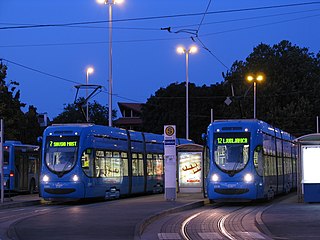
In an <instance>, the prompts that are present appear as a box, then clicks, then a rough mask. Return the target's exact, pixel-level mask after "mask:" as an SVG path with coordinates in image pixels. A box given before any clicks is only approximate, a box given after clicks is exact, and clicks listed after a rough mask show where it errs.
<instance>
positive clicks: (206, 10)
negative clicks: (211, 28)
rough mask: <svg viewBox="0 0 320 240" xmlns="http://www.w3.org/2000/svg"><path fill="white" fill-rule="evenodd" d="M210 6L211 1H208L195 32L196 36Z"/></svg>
mask: <svg viewBox="0 0 320 240" xmlns="http://www.w3.org/2000/svg"><path fill="white" fill-rule="evenodd" d="M210 4H211V0H209V3H208V5H207V8H206V11H205V12H204V14H203V16H202V19H201V21H200V24H199V26H198V29H197V31H196V33H197V35H198V33H199V31H200V27H201V25H202V23H203V20H204V18H205V16H206V14H207V12H208V10H209V7H210Z"/></svg>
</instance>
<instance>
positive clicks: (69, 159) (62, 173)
mask: <svg viewBox="0 0 320 240" xmlns="http://www.w3.org/2000/svg"><path fill="white" fill-rule="evenodd" d="M76 152H77V151H75V153H76ZM74 158H75V156H74V155H73V157H69V158H68V159H67V161H66V163H65V165H64V167H63V169H62V171H61V172H59V173H58V177H62V176H63V175H64V174H65V173H66V172H67V171H66V168H67V166H68V165H69V164H70V163H71V160H73V159H74Z"/></svg>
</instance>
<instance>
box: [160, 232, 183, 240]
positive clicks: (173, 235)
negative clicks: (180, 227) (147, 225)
mask: <svg viewBox="0 0 320 240" xmlns="http://www.w3.org/2000/svg"><path fill="white" fill-rule="evenodd" d="M158 239H172V240H173V239H174V240H175V239H181V237H180V234H179V233H158Z"/></svg>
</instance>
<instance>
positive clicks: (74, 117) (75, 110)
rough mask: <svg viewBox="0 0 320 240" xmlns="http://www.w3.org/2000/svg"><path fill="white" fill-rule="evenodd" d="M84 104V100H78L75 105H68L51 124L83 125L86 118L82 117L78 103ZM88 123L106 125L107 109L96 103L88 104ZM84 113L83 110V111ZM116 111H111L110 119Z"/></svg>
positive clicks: (114, 115)
mask: <svg viewBox="0 0 320 240" xmlns="http://www.w3.org/2000/svg"><path fill="white" fill-rule="evenodd" d="M82 102H84V98H79V99H78V101H77V102H76V103H69V104H68V105H66V106H65V107H64V110H63V112H62V113H60V114H59V115H58V116H57V117H55V118H54V119H53V123H85V122H86V117H85V115H83V113H82V110H81V106H79V103H82ZM88 106H89V122H92V123H95V124H100V125H108V118H109V109H108V107H106V106H102V105H101V104H99V103H98V102H96V101H94V102H93V103H91V102H89V105H88ZM83 110H84V111H85V109H83ZM116 114H117V112H116V110H113V111H112V118H113V119H114V118H115V117H116Z"/></svg>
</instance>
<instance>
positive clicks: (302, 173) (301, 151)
mask: <svg viewBox="0 0 320 240" xmlns="http://www.w3.org/2000/svg"><path fill="white" fill-rule="evenodd" d="M295 141H296V142H297V143H298V164H297V178H298V179H297V180H298V182H297V188H298V189H297V190H298V200H299V202H303V201H304V202H320V174H319V172H320V133H313V134H308V135H304V136H301V137H299V138H297V139H295Z"/></svg>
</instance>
